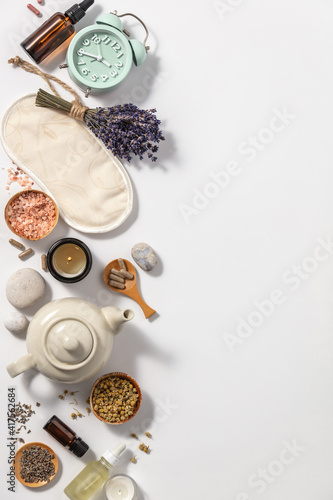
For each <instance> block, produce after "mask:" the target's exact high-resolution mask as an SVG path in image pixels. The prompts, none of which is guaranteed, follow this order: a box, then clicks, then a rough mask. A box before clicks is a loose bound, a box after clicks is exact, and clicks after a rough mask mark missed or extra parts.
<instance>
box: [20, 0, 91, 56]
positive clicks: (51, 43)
mask: <svg viewBox="0 0 333 500" xmlns="http://www.w3.org/2000/svg"><path fill="white" fill-rule="evenodd" d="M94 1H95V0H83V2H81V3H80V4H75V5H73V6H72V7H71V8H70V9H68V10H66V12H65V13H64V14H62V13H61V12H56V13H55V14H53V16H51V17H50V18H49V19H48V20H47V21H45V23H43V24H42V25H41V26H40V27H39V28H37V29H36V30H35V31H34V32H33V33H32V34H31V35H30V36H28V38H26V39H25V40H24V41H23V42H22V43H21V47H22V48H23V49H24V50H25V51H26V52H27V53H28V54H29V56H30V57H32V59H33V60H34V61H35V62H36V63H37V64H39V63H40V62H42V61H43V60H44V59H45V58H46V57H47V56H48V55H49V54H51V53H52V52H53V51H54V50H55V49H57V48H58V47H59V46H60V45H61V44H62V43H64V42H65V41H66V40H67V39H69V38H70V37H71V36H72V35H73V34H74V33H75V28H74V24H76V23H77V22H78V21H80V19H82V18H83V17H84V16H85V15H86V10H87V9H88V8H89V7H90V6H91V5H92V4H93V3H94Z"/></svg>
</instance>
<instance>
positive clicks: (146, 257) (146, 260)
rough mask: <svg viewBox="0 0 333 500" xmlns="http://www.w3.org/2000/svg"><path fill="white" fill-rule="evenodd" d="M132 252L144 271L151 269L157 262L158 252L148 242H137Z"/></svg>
mask: <svg viewBox="0 0 333 500" xmlns="http://www.w3.org/2000/svg"><path fill="white" fill-rule="evenodd" d="M131 254H132V257H133V259H134V260H135V262H136V263H137V265H138V266H140V267H141V269H143V270H144V271H151V270H152V269H153V268H154V267H155V266H156V264H157V257H156V253H155V252H154V250H153V249H152V247H151V246H150V245H148V243H136V244H135V245H134V246H133V248H132V252H131Z"/></svg>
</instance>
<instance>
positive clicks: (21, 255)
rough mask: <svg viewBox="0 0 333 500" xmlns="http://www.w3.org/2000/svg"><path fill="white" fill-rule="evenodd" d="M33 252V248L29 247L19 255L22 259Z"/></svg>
mask: <svg viewBox="0 0 333 500" xmlns="http://www.w3.org/2000/svg"><path fill="white" fill-rule="evenodd" d="M32 253H33V249H32V248H27V249H26V250H24V251H23V252H21V253H19V254H18V256H19V258H20V259H25V257H28V255H31V254H32Z"/></svg>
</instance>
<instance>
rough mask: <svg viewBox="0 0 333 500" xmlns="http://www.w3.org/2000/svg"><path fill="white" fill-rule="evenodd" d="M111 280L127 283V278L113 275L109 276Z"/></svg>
mask: <svg viewBox="0 0 333 500" xmlns="http://www.w3.org/2000/svg"><path fill="white" fill-rule="evenodd" d="M109 278H110V280H113V281H118V283H125V278H122V277H121V276H117V275H116V274H113V273H111V274H110V276H109Z"/></svg>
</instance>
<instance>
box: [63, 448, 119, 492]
mask: <svg viewBox="0 0 333 500" xmlns="http://www.w3.org/2000/svg"><path fill="white" fill-rule="evenodd" d="M125 448H126V444H125V443H120V444H118V446H116V447H115V448H114V450H112V451H109V450H107V451H106V452H105V453H103V455H102V457H101V458H100V459H99V460H93V461H92V462H89V463H88V465H86V466H85V468H84V469H83V470H82V471H81V472H80V473H79V474H78V475H77V476H76V477H75V478H74V479H73V481H71V482H70V483H69V485H68V486H66V488H65V489H64V492H65V494H66V495H67V496H68V498H70V500H88V499H89V498H90V497H91V496H92V495H93V494H94V493H95V491H97V490H98V488H100V487H101V486H102V485H103V484H104V483H105V481H106V480H107V478H108V476H109V470H110V469H111V467H114V466H115V465H117V463H118V462H119V456H120V455H121V453H122V452H123V451H124V450H125Z"/></svg>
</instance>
